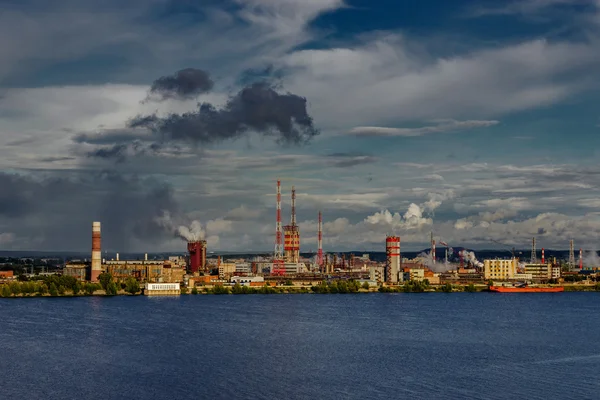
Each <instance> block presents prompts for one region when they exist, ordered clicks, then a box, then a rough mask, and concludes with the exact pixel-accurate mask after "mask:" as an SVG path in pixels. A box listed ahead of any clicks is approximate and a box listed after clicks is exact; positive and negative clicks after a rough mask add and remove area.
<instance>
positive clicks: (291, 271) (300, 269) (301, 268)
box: [271, 263, 308, 275]
mask: <svg viewBox="0 0 600 400" xmlns="http://www.w3.org/2000/svg"><path fill="white" fill-rule="evenodd" d="M283 269H284V274H285V275H296V274H302V273H305V272H308V269H307V268H306V265H304V264H303V263H284V264H283ZM271 273H273V264H272V263H271Z"/></svg>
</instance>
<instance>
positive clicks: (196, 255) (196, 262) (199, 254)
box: [187, 240, 206, 273]
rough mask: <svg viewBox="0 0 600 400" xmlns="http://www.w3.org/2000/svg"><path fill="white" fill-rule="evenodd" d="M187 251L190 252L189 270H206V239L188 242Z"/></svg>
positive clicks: (193, 271) (194, 271) (195, 271)
mask: <svg viewBox="0 0 600 400" xmlns="http://www.w3.org/2000/svg"><path fill="white" fill-rule="evenodd" d="M187 248H188V252H189V253H190V272H191V273H197V272H200V271H202V272H205V271H206V240H198V241H195V242H188V245H187Z"/></svg>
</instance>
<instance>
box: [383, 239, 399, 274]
mask: <svg viewBox="0 0 600 400" xmlns="http://www.w3.org/2000/svg"><path fill="white" fill-rule="evenodd" d="M385 255H386V262H385V281H386V282H387V283H388V284H395V283H398V275H399V272H400V237H399V236H388V237H387V238H386V239H385Z"/></svg>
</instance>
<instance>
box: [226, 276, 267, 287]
mask: <svg viewBox="0 0 600 400" xmlns="http://www.w3.org/2000/svg"><path fill="white" fill-rule="evenodd" d="M231 283H233V284H236V283H239V284H240V285H242V286H264V284H265V278H263V277H262V276H234V277H232V278H231Z"/></svg>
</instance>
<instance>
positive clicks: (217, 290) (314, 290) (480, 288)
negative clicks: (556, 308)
mask: <svg viewBox="0 0 600 400" xmlns="http://www.w3.org/2000/svg"><path fill="white" fill-rule="evenodd" d="M22 283H23V284H25V283H26V282H22ZM17 284H18V283H17ZM7 286H8V285H5V287H7ZM548 286H550V287H552V286H563V287H564V288H565V292H600V284H595V285H548ZM2 289H4V288H2ZM94 289H95V290H93V291H91V290H88V291H87V292H78V293H77V294H75V293H74V292H73V291H63V292H62V293H49V292H45V293H44V292H41V291H28V290H23V287H21V286H19V288H17V285H15V284H12V287H11V291H10V293H9V292H8V291H6V290H0V297H1V298H36V297H90V296H99V297H114V296H140V295H143V293H142V292H141V291H138V292H136V293H131V292H128V291H126V290H118V291H117V292H116V293H115V294H107V293H106V291H105V290H103V289H96V287H94ZM482 292H486V293H489V290H488V287H487V285H473V284H470V285H451V284H445V285H425V284H422V283H418V282H412V283H406V284H405V285H402V286H380V287H369V288H366V287H363V286H360V285H349V284H348V283H347V282H340V283H336V282H332V283H322V284H319V285H315V286H311V287H307V286H275V287H272V286H262V287H249V286H241V285H233V286H222V285H218V286H212V287H209V286H206V287H197V288H193V289H192V290H189V289H187V288H182V290H181V295H182V296H187V295H189V296H195V295H211V294H212V295H222V294H231V295H238V294H366V293H482Z"/></svg>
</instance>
